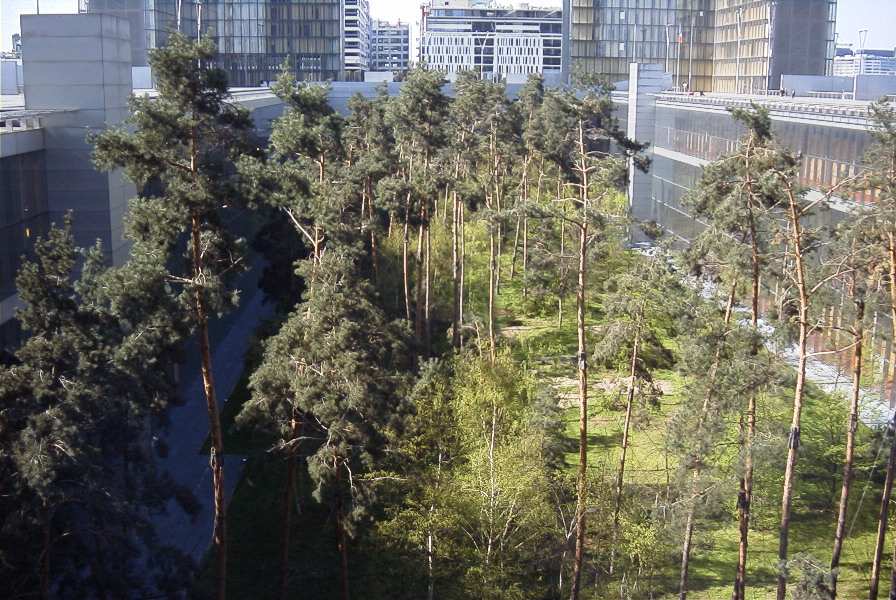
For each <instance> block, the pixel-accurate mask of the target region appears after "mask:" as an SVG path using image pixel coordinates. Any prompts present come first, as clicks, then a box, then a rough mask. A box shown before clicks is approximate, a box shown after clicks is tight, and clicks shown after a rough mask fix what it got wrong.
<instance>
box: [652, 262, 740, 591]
mask: <svg viewBox="0 0 896 600" xmlns="http://www.w3.org/2000/svg"><path fill="white" fill-rule="evenodd" d="M736 297H737V279H735V280H734V281H733V282H731V291H730V292H729V293H728V301H727V303H726V304H725V317H724V321H723V322H724V324H725V327H726V328H727V327H728V324H729V323H730V322H731V315H732V314H733V312H734V300H735V299H736ZM721 359H722V346H721V342H720V343H719V345H718V347H717V348H716V353H715V356H714V357H713V361H712V366H711V367H710V369H709V376H708V378H709V384H708V386H707V389H706V395H705V396H704V398H703V405H702V406H701V408H700V416H699V418H698V420H697V432H696V439H697V440H702V439H703V432H704V427H705V426H706V419H707V418H709V411H710V409H711V408H712V398H713V393H714V392H715V381H716V375H717V374H718V370H719V364H720V362H721ZM694 462H695V464H694V471H693V476H692V479H691V498H690V502H689V503H688V513H687V518H686V519H685V526H684V536H683V538H682V544H681V569H680V572H679V579H678V598H679V600H685V598H687V595H688V578H689V571H690V564H691V541H692V540H693V538H694V521H695V516H696V512H697V498H698V497H699V496H700V488H699V485H700V473H701V471H702V462H703V456H701V455H699V454H698V455H697V456H695V459H694ZM667 486H668V484H667Z"/></svg>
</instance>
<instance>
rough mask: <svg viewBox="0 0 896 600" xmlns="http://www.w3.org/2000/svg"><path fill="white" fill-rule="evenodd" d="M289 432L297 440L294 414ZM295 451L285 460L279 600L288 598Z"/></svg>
mask: <svg viewBox="0 0 896 600" xmlns="http://www.w3.org/2000/svg"><path fill="white" fill-rule="evenodd" d="M290 431H291V432H292V439H293V440H297V439H298V437H299V431H300V425H299V420H298V418H297V417H296V415H295V413H294V414H293V418H292V420H291V421H290ZM294 443H295V442H294ZM297 450H298V449H297V448H293V449H291V451H290V453H289V456H288V457H287V459H286V487H285V488H284V490H283V525H282V527H283V533H282V537H281V538H280V600H286V599H287V598H288V597H289V546H290V535H291V533H292V531H291V529H292V505H293V500H294V498H293V490H294V489H295V481H296V451H297Z"/></svg>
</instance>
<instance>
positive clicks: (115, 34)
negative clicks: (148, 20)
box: [22, 14, 136, 264]
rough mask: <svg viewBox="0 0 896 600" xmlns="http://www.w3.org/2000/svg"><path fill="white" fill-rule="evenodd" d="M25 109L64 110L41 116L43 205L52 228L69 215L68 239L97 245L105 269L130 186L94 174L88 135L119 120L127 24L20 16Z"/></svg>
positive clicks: (121, 247) (121, 250)
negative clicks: (102, 252)
mask: <svg viewBox="0 0 896 600" xmlns="http://www.w3.org/2000/svg"><path fill="white" fill-rule="evenodd" d="M22 62H23V67H24V76H25V81H26V83H25V89H24V92H25V108H27V109H29V110H40V109H68V110H67V111H66V112H61V113H57V114H52V115H48V116H46V117H44V118H43V120H42V122H43V125H44V139H45V147H46V158H47V204H48V209H49V214H50V219H51V220H52V221H55V222H56V223H60V222H61V221H62V218H63V215H64V214H65V213H66V212H67V211H69V210H72V211H73V212H74V224H73V230H74V234H75V241H76V242H77V244H79V245H81V246H92V245H93V244H95V243H96V241H97V240H100V241H101V242H102V244H103V248H104V250H105V252H106V254H107V256H108V257H109V261H110V262H111V263H112V264H121V263H122V262H123V261H124V260H125V259H126V258H127V253H128V247H127V244H126V243H125V241H124V240H123V238H122V233H123V231H122V220H123V218H124V214H125V211H126V207H127V202H128V199H130V198H131V197H133V196H134V195H135V193H136V190H135V188H134V186H133V185H132V184H130V183H128V182H126V181H125V179H124V178H123V176H122V174H121V173H119V172H112V173H100V172H98V171H97V170H96V169H95V168H94V166H93V161H92V152H93V149H92V147H91V146H90V144H88V142H87V135H88V133H91V132H92V133H96V132H99V131H101V130H102V129H105V128H106V127H109V126H111V125H116V124H118V123H120V122H121V121H122V120H123V119H124V118H125V117H126V116H127V111H128V108H127V102H128V98H129V96H130V93H131V90H132V85H131V45H130V27H129V24H128V21H127V20H125V19H122V18H120V17H115V16H112V15H92V14H90V15H88V14H81V15H23V16H22Z"/></svg>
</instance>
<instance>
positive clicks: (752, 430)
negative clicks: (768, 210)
mask: <svg viewBox="0 0 896 600" xmlns="http://www.w3.org/2000/svg"><path fill="white" fill-rule="evenodd" d="M748 188H749V190H750V196H749V198H750V199H749V200H748V203H749V205H748V210H749V227H750V250H751V251H750V269H751V273H750V283H751V294H750V326H751V328H752V330H753V341H752V343H751V346H750V355H751V356H753V357H755V356H757V355H758V354H759V285H760V277H761V275H760V256H759V239H758V237H757V235H758V231H757V228H756V221H755V218H754V213H753V203H752V178H751V179H750V180H749V181H748ZM756 395H757V391H756V390H751V391H750V395H749V398H748V400H747V414H746V432H744V419H741V420H740V423H739V427H740V432H739V433H740V436H739V441H740V442H741V444H742V446H743V447H742V453H743V456H744V473H743V476H742V477H740V478H739V482H738V494H737V520H738V529H739V533H740V541H739V543H738V549H737V573H736V575H735V578H734V594H733V596H732V600H746V593H747V592H746V589H747V550H748V545H749V537H750V510H751V507H752V504H753V441H754V440H755V439H756Z"/></svg>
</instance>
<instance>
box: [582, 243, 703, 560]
mask: <svg viewBox="0 0 896 600" xmlns="http://www.w3.org/2000/svg"><path fill="white" fill-rule="evenodd" d="M608 288H609V290H610V293H609V294H607V295H606V296H605V297H604V298H603V299H602V302H601V305H602V308H603V310H604V313H605V316H606V319H607V321H608V324H607V325H606V326H605V327H603V328H602V330H601V331H600V337H599V338H598V340H596V342H595V351H594V357H595V359H597V360H598V361H599V362H601V363H603V364H606V365H607V366H609V367H611V368H622V369H625V370H626V372H627V383H626V394H625V396H626V400H625V418H624V421H623V425H622V442H621V447H620V456H619V465H618V468H617V471H616V481H615V489H614V498H613V532H612V538H613V541H612V542H611V547H610V566H609V574H610V575H612V574H613V571H614V567H615V565H614V562H615V556H616V543H617V539H618V536H619V517H620V512H621V510H622V499H623V485H624V482H625V468H626V458H627V455H628V446H629V433H630V429H631V426H632V414H633V410H634V404H635V396H636V393H637V394H639V395H640V396H641V397H644V398H650V397H652V396H655V395H656V394H657V390H655V389H654V388H653V378H652V376H651V365H650V362H649V360H650V359H647V358H645V354H646V355H648V356H650V355H655V354H660V355H662V354H664V353H665V352H667V351H665V348H663V345H662V342H661V341H660V339H659V335H658V334H661V333H663V332H669V331H670V330H671V329H672V326H673V323H674V320H675V318H676V317H677V315H678V313H679V312H680V311H682V310H683V309H685V307H684V306H682V305H680V304H679V302H680V301H681V299H682V291H683V290H682V289H681V285H680V283H679V282H678V281H677V279H676V278H675V276H674V274H672V273H671V272H670V271H669V269H668V266H667V264H666V257H665V255H663V254H659V255H657V256H654V257H652V258H650V259H649V260H647V261H645V262H643V263H638V264H637V265H636V266H635V267H634V268H633V269H632V270H631V271H630V272H626V273H624V274H622V275H620V276H619V277H617V278H616V279H614V280H613V281H611V282H609V283H608Z"/></svg>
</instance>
